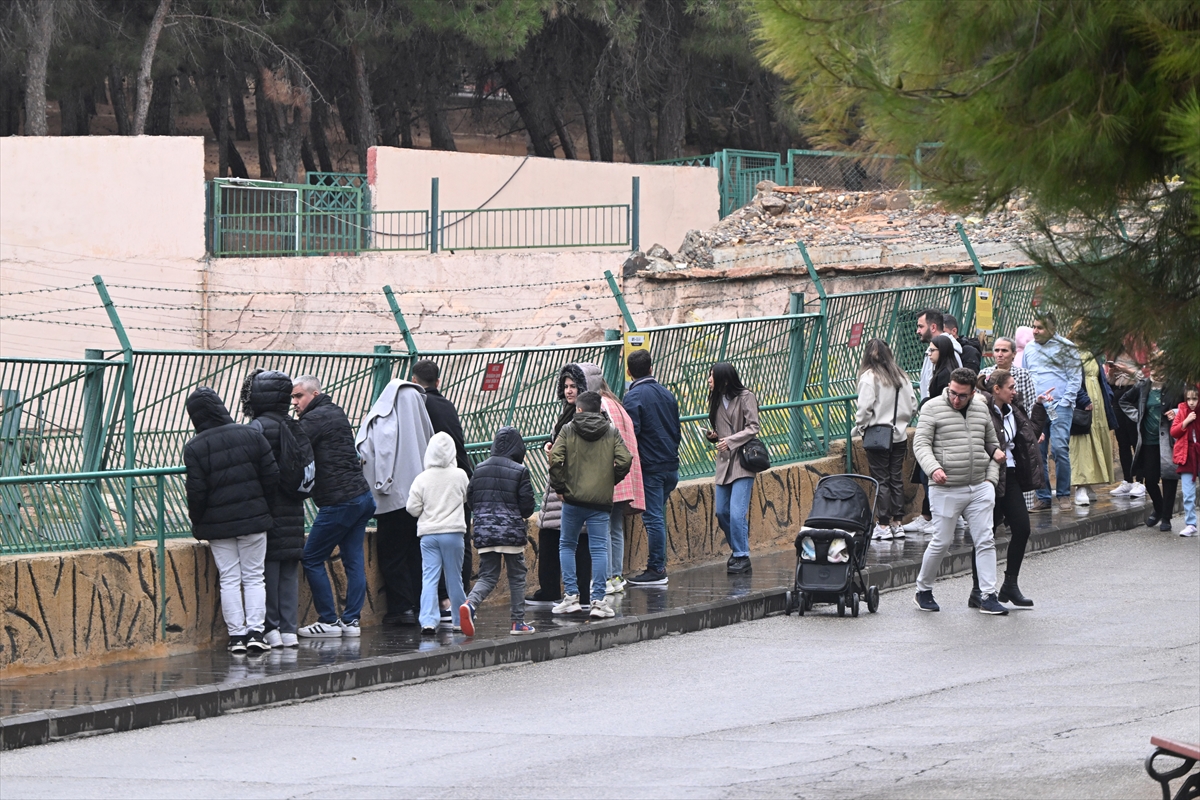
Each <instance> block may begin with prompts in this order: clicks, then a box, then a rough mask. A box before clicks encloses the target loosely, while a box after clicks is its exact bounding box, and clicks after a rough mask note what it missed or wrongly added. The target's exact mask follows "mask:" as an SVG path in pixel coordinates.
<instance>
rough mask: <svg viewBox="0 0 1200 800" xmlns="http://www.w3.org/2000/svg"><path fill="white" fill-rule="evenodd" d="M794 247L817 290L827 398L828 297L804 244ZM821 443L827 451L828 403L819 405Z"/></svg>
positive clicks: (822, 378) (823, 372) (822, 361)
mask: <svg viewBox="0 0 1200 800" xmlns="http://www.w3.org/2000/svg"><path fill="white" fill-rule="evenodd" d="M796 247H798V248H800V256H801V257H802V258H803V259H804V266H805V268H806V269H807V270H808V277H809V278H810V279H811V280H812V282H813V286H815V287H816V289H817V296H818V297H819V298H820V299H821V345H822V346H821V396H822V397H829V308H828V302H829V295H827V294H826V293H825V285H824V284H823V283H821V276H820V275H818V274H817V267H816V265H815V264H813V262H812V258H810V257H809V255H808V248H807V247H805V246H804V242H799V241H798V242H796ZM821 442H822V444H823V445H824V447H825V448H826V449H827V450H828V448H829V403H822V404H821Z"/></svg>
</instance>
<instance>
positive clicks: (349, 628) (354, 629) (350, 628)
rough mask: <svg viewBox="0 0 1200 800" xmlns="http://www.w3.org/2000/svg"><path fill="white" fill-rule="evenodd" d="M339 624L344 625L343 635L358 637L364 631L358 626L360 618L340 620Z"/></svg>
mask: <svg viewBox="0 0 1200 800" xmlns="http://www.w3.org/2000/svg"><path fill="white" fill-rule="evenodd" d="M338 625H340V626H341V627H342V636H349V637H350V638H352V639H356V638H358V637H359V636H361V635H362V631H361V630H360V629H359V627H358V620H354V621H353V622H338Z"/></svg>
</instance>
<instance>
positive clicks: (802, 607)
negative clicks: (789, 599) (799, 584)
mask: <svg viewBox="0 0 1200 800" xmlns="http://www.w3.org/2000/svg"><path fill="white" fill-rule="evenodd" d="M809 608H811V606H810V605H809V604H808V595H807V594H806V593H804V592H800V594H799V595H797V596H796V613H797V614H798V615H800V616H801V617H803V616H804V612H805V611H807V610H808V609H809Z"/></svg>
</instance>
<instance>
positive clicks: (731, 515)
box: [705, 362, 758, 574]
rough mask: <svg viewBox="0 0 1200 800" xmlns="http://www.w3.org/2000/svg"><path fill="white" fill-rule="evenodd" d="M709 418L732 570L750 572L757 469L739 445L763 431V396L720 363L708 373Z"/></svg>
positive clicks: (718, 498) (719, 512)
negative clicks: (741, 456) (760, 419)
mask: <svg viewBox="0 0 1200 800" xmlns="http://www.w3.org/2000/svg"><path fill="white" fill-rule="evenodd" d="M708 422H709V425H710V426H711V427H710V428H709V430H708V431H707V432H706V434H705V435H706V436H707V437H708V440H709V441H710V442H715V443H716V445H717V465H716V468H717V469H716V471H717V474H716V489H715V492H714V494H715V496H716V497H715V499H716V502H715V506H716V513H717V524H718V525H720V526H721V530H722V531H723V532H724V533H725V540H726V541H727V542H729V549H730V550H731V551H732V554H731V555H730V556H729V564H728V572H729V573H730V574H734V573H743V572H745V573H748V572H750V520H749V512H750V494H751V492H752V491H753V490H754V473H753V472H751V471H750V470H748V469H746V468H745V467H743V466H742V462H741V461H740V460H739V459H738V450H739V449H740V448H741V447H742V445H744V444H745V443H746V442H748V441H750V440H751V439H753V438H754V437H755V436H757V435H758V400H757V399H755V397H754V394H753V393H752V392H751V391H750V390H749V389H747V388H746V387H745V386H743V385H742V379H741V378H739V377H738V373H737V370H736V369H735V368H734V366H733V365H732V364H727V363H724V362H722V363H720V364H714V365H713V368H712V370H711V371H710V372H709V373H708Z"/></svg>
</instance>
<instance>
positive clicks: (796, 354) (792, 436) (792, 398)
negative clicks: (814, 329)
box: [788, 292, 805, 457]
mask: <svg viewBox="0 0 1200 800" xmlns="http://www.w3.org/2000/svg"><path fill="white" fill-rule="evenodd" d="M803 313H804V293H803V292H792V293H791V294H790V295H789V297H788V314H792V315H795V314H803ZM804 377H805V376H804V325H803V323H802V322H801V321H800V320H795V319H794V320H792V328H791V331H790V333H789V335H788V402H790V403H798V402H799V401H801V400H803V399H804ZM803 416H804V409H803V408H801V407H799V406H792V407H791V408H790V409H789V410H788V450H789V451H790V452H791V454H792V456H793V457H795V456H797V455H798V454H799V453H800V451H801V446H800V445H801V443H802V442H803V439H804V424H803V421H802V418H803Z"/></svg>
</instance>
